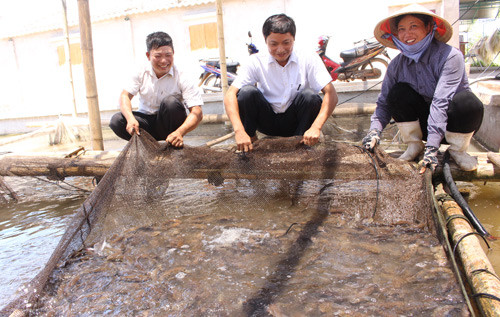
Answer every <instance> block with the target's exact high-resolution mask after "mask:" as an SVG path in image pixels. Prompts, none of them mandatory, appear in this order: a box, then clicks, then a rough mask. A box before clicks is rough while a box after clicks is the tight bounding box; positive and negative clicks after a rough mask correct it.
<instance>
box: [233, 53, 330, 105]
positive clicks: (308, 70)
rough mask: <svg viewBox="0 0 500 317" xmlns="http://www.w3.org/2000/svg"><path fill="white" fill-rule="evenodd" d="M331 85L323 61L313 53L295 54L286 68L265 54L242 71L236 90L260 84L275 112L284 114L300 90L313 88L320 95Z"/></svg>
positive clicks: (255, 55) (252, 58)
mask: <svg viewBox="0 0 500 317" xmlns="http://www.w3.org/2000/svg"><path fill="white" fill-rule="evenodd" d="M331 81H332V77H331V76H330V74H329V73H328V71H327V70H326V67H325V65H324V64H323V61H322V60H321V58H320V57H319V55H317V54H315V53H313V52H311V53H310V54H307V53H300V52H299V53H296V52H295V51H292V54H291V55H290V58H289V60H288V63H287V64H286V65H285V66H281V65H280V64H278V62H277V61H276V60H275V59H274V58H273V57H272V56H271V55H270V54H269V53H267V52H265V53H258V54H254V55H252V56H250V58H249V60H248V63H246V64H245V65H243V66H242V67H241V69H240V70H239V71H238V76H237V77H236V79H235V80H234V82H233V84H232V86H234V87H236V88H238V89H241V88H242V87H243V86H246V85H254V84H255V83H257V87H258V88H259V90H260V91H261V92H262V94H263V95H264V97H265V98H266V100H267V101H268V102H269V103H270V104H271V106H272V108H273V110H274V112H275V113H283V112H285V111H286V109H288V107H289V106H290V105H291V103H292V102H293V99H294V98H295V96H297V94H298V92H299V91H300V90H302V89H305V88H311V89H312V90H314V91H315V92H318V93H319V91H320V90H322V89H323V88H324V87H325V86H326V85H328V83H330V82H331Z"/></svg>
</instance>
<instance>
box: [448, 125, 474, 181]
mask: <svg viewBox="0 0 500 317" xmlns="http://www.w3.org/2000/svg"><path fill="white" fill-rule="evenodd" d="M473 134H474V132H471V133H456V132H449V131H446V132H445V134H444V136H445V138H446V141H447V142H448V143H449V144H450V147H449V148H448V151H449V152H450V155H451V157H453V159H454V160H455V163H457V165H458V166H459V167H460V169H462V170H464V171H473V170H475V169H477V158H475V157H473V156H470V155H469V154H468V153H467V149H468V148H469V144H470V139H472V135H473Z"/></svg>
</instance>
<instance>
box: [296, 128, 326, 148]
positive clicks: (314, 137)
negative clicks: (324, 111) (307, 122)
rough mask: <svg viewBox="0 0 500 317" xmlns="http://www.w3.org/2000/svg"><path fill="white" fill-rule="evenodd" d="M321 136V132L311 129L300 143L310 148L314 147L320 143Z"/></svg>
mask: <svg viewBox="0 0 500 317" xmlns="http://www.w3.org/2000/svg"><path fill="white" fill-rule="evenodd" d="M320 135H321V130H319V129H316V128H312V127H311V128H309V130H307V131H306V132H305V133H304V137H303V138H302V141H300V143H303V144H305V145H308V146H313V145H315V144H316V143H318V141H319V137H320Z"/></svg>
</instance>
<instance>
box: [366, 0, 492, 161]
mask: <svg viewBox="0 0 500 317" xmlns="http://www.w3.org/2000/svg"><path fill="white" fill-rule="evenodd" d="M374 33H375V37H376V38H377V40H378V41H379V42H380V43H382V44H383V45H385V46H387V47H391V48H395V49H399V50H400V51H401V54H399V55H398V56H396V57H395V58H394V59H393V60H392V61H391V63H390V64H389V67H388V69H387V73H386V75H385V78H384V81H383V84H382V90H381V93H380V95H379V97H378V99H377V108H376V110H375V113H374V114H373V115H372V117H371V125H370V132H369V133H368V134H367V136H366V137H365V138H364V139H363V145H364V146H365V147H366V148H367V149H370V150H373V147H374V146H375V144H378V143H379V142H380V134H381V133H382V130H383V129H384V128H385V126H386V125H387V124H388V123H389V121H390V120H391V118H394V120H395V121H396V123H397V125H398V128H399V131H400V133H401V138H402V140H403V142H404V143H406V144H407V145H408V147H407V149H406V152H404V153H403V155H401V156H400V159H402V160H406V161H413V160H415V159H416V158H417V157H419V155H420V154H421V153H422V152H424V158H423V160H422V161H421V162H420V164H421V165H422V166H424V167H429V168H431V169H432V170H434V168H435V167H436V165H437V163H438V160H437V153H438V148H439V145H440V144H441V142H444V140H446V142H447V143H448V144H449V145H450V147H449V148H448V149H449V152H450V155H451V156H452V157H453V159H454V160H455V162H456V163H457V164H458V165H459V166H460V168H461V169H463V170H467V171H470V170H474V169H476V168H477V159H476V158H474V157H472V156H470V155H469V154H467V152H466V151H467V148H468V146H469V142H470V140H471V138H472V135H473V133H474V132H475V131H477V130H478V129H479V127H480V125H481V122H482V119H483V104H482V103H481V101H480V100H479V99H478V98H477V97H476V96H475V95H474V94H473V93H472V91H471V90H470V88H469V82H468V80H467V75H466V73H465V63H464V57H463V55H462V53H461V52H460V51H459V50H458V49H456V48H454V47H451V46H450V45H447V44H446V42H447V41H448V40H449V39H450V38H451V35H452V28H451V25H450V24H449V23H448V22H447V21H446V20H445V19H443V18H441V17H439V16H437V15H436V14H434V13H432V12H431V11H429V10H427V9H426V8H424V7H422V6H420V5H418V4H413V5H410V6H408V7H405V8H403V9H402V10H400V11H398V12H396V13H395V14H393V15H391V16H390V17H388V18H385V19H383V20H382V21H381V22H379V23H378V24H377V26H376V27H375V31H374ZM423 140H426V141H427V142H426V144H425V145H424V143H423V142H422V141H423ZM424 150H425V151H424Z"/></svg>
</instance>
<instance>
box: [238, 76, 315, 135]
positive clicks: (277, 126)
mask: <svg viewBox="0 0 500 317" xmlns="http://www.w3.org/2000/svg"><path fill="white" fill-rule="evenodd" d="M321 102H322V100H321V97H320V96H319V95H318V94H316V93H315V92H314V91H313V90H312V89H303V90H302V91H301V92H299V94H298V95H297V97H295V99H294V100H293V102H292V104H291V105H290V107H288V109H287V110H286V111H285V112H284V113H275V112H274V111H273V109H272V107H271V104H270V103H269V102H268V101H267V100H266V98H264V95H263V94H262V92H261V91H260V90H259V89H257V87H255V86H244V87H242V88H241V89H240V90H239V92H238V107H239V111H240V118H241V121H242V123H243V126H244V127H245V131H246V133H247V134H248V135H249V136H250V137H253V136H255V133H256V131H257V130H258V131H260V132H262V133H264V134H267V135H270V136H283V137H288V136H293V135H304V132H306V131H307V130H308V129H309V128H310V127H311V125H312V123H313V122H314V120H315V119H316V117H317V116H318V113H319V110H320V109H321Z"/></svg>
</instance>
